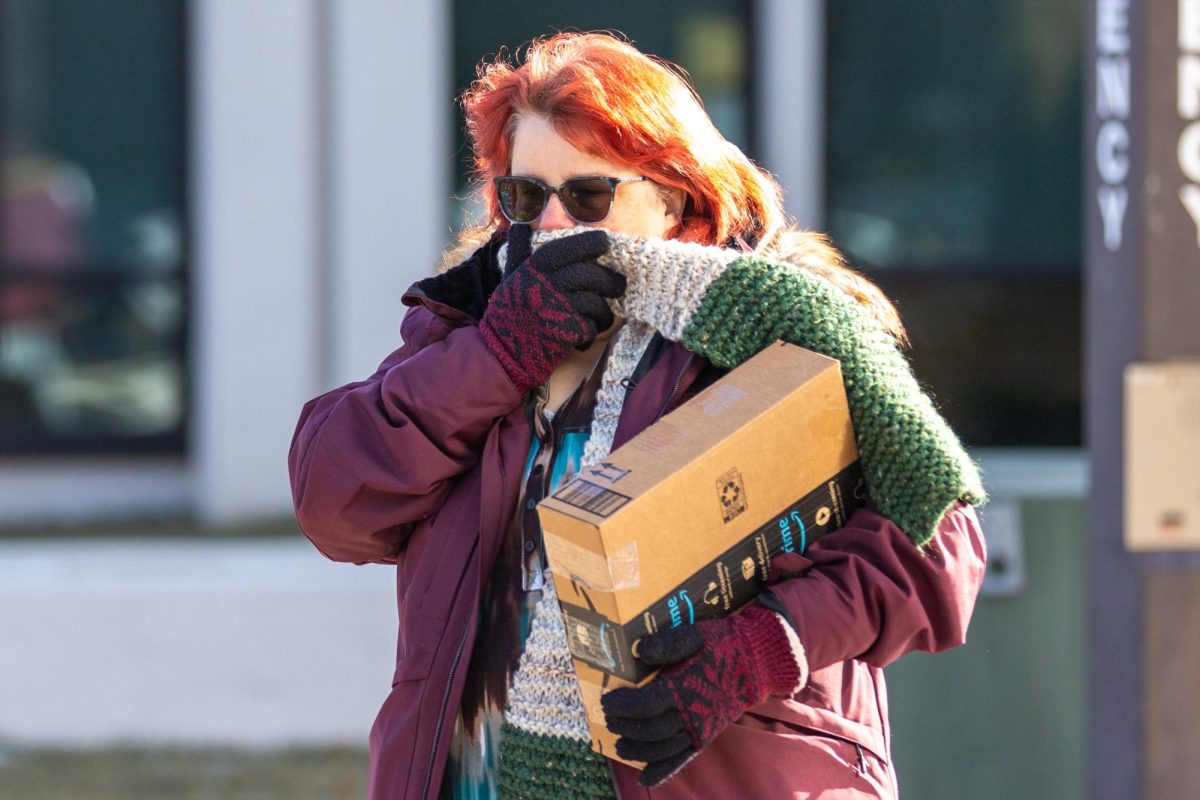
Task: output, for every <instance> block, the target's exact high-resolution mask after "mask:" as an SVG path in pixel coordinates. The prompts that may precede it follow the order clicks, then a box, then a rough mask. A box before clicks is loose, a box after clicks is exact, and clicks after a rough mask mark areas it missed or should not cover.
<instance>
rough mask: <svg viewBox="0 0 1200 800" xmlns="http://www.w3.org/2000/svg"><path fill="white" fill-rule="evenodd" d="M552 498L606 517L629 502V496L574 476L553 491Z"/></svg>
mask: <svg viewBox="0 0 1200 800" xmlns="http://www.w3.org/2000/svg"><path fill="white" fill-rule="evenodd" d="M554 499H555V500H560V501H562V502H564V503H566V504H567V505H570V506H575V507H576V508H581V509H583V510H584V511H586V512H588V513H589V514H595V515H596V516H598V517H608V516H611V515H612V514H613V513H615V512H616V511H617V510H618V509H619V508H621V507H622V506H624V505H625V504H626V503H628V502H629V500H630V498H628V497H626V496H625V495H623V494H620V493H619V492H614V491H613V490H612V489H606V488H604V487H603V486H601V485H599V484H596V483H592V482H591V481H585V480H583V479H582V478H576V479H575V480H573V481H571V482H570V483H568V484H567V485H566V486H564V487H563V488H561V489H559V490H558V491H557V492H555V493H554Z"/></svg>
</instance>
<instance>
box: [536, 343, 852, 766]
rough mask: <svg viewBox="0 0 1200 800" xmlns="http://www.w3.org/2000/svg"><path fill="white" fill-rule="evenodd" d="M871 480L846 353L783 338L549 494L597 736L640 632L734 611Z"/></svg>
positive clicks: (603, 746)
mask: <svg viewBox="0 0 1200 800" xmlns="http://www.w3.org/2000/svg"><path fill="white" fill-rule="evenodd" d="M864 496H865V493H864V491H863V485H862V477H861V473H860V471H859V469H858V451H857V449H856V447H855V441H854V431H853V429H852V427H851V424H850V414H849V409H848V407H847V404H846V396H845V391H844V388H843V385H842V377H841V369H840V367H839V365H838V362H837V361H835V360H834V359H831V358H827V357H825V356H821V355H818V354H816V353H813V352H810V351H808V350H804V349H803V348H800V347H796V346H794V345H789V344H785V343H783V342H777V343H776V344H774V345H772V346H770V347H768V348H767V349H765V350H764V351H762V352H761V353H759V354H758V355H756V356H754V357H753V358H751V359H749V360H748V361H746V363H744V364H742V365H741V366H739V367H738V368H737V369H735V370H733V371H732V372H730V373H729V374H728V375H725V376H724V377H722V378H721V379H720V380H719V381H717V382H716V383H714V384H713V385H712V386H710V387H708V388H707V389H705V390H704V391H703V392H701V393H700V394H699V395H697V396H696V397H695V398H693V399H692V400H690V401H689V402H687V403H685V404H684V405H683V406H681V407H680V408H679V409H677V410H676V411H674V412H673V413H671V414H669V415H668V416H666V417H664V418H663V419H661V420H659V421H658V422H656V423H655V424H654V425H652V426H650V427H649V428H647V429H646V430H645V431H643V432H642V433H641V434H639V435H638V436H636V437H635V438H633V439H632V440H630V441H629V442H628V443H627V444H626V445H624V446H623V447H621V448H619V449H617V450H615V451H614V452H613V453H612V454H610V456H609V458H608V460H607V461H606V462H605V463H603V464H600V465H598V466H596V467H594V468H589V469H585V470H583V471H582V472H581V473H580V474H578V475H576V476H575V478H573V479H572V480H571V481H570V482H569V483H567V484H566V485H565V486H563V487H562V488H561V489H559V491H557V492H555V494H554V495H553V496H551V497H549V498H546V499H545V500H544V501H542V503H541V504H540V506H539V510H538V511H539V516H540V519H541V524H542V531H543V536H544V537H545V542H546V552H547V555H548V557H549V560H550V566H551V569H552V572H553V574H554V580H555V587H556V589H557V591H558V596H559V601H560V603H561V605H562V608H563V616H564V621H565V623H566V628H567V638H568V644H569V646H570V648H571V654H572V657H573V658H574V660H575V664H576V673H577V676H578V678H579V681H580V687H581V690H582V693H583V696H584V704H585V707H587V708H588V711H589V723H590V724H591V728H592V734H593V747H594V748H595V749H597V750H598V751H599V752H602V753H604V754H605V755H608V756H610V757H615V752H614V751H613V749H612V742H613V741H614V737H612V735H611V734H609V733H608V731H607V730H606V729H605V728H604V727H603V715H602V714H599V694H600V692H601V691H602V690H607V689H608V688H612V687H613V686H616V685H631V684H639V683H643V682H644V681H645V680H646V679H647V677H648V675H649V672H648V670H647V669H646V667H645V666H644V665H643V664H641V662H639V661H638V660H637V659H636V652H635V651H636V645H637V640H638V639H639V638H640V637H641V636H642V635H644V634H645V633H647V632H652V631H655V630H658V629H661V628H664V627H670V626H677V625H681V624H689V623H692V622H695V621H698V620H701V619H707V618H715V617H722V616H725V615H727V614H730V613H732V612H733V611H736V610H737V609H738V608H740V607H741V606H742V605H744V604H745V603H746V602H748V601H750V600H751V599H752V598H753V597H754V596H755V595H757V594H758V593H759V592H761V591H762V588H763V585H764V583H765V580H766V577H767V573H768V571H769V569H770V561H771V559H772V558H774V557H775V556H778V555H781V554H783V553H788V552H794V553H801V552H803V550H804V548H805V547H806V546H807V544H808V543H810V542H812V541H813V540H815V539H816V538H818V537H820V536H822V535H824V534H825V533H827V532H829V531H831V530H836V529H837V528H839V527H841V526H842V525H843V524H844V522H845V519H846V516H847V515H848V514H849V513H850V512H851V511H852V510H853V509H854V508H856V507H858V506H859V505H861V503H862V502H863V498H864ZM593 706H594V707H593Z"/></svg>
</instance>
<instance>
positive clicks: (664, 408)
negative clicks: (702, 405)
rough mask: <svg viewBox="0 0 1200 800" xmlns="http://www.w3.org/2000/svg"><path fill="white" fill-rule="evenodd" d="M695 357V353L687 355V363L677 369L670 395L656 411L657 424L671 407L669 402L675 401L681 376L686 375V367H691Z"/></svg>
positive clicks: (681, 380)
mask: <svg viewBox="0 0 1200 800" xmlns="http://www.w3.org/2000/svg"><path fill="white" fill-rule="evenodd" d="M695 357H696V354H695V353H688V357H687V361H684V362H683V366H682V367H681V368H680V369H679V374H678V375H677V376H675V386H674V388H672V389H671V393H670V394H669V395H667V399H666V402H664V403H663V405H662V408H660V409H659V410H658V416H656V417H655V418H654V421H655V422H658V421H659V420H660V419H662V418H663V416H664V415H666V413H667V409H668V408H670V407H671V401H672V400H674V399H675V395H676V394H677V393H678V392H679V385H680V384H681V383H683V376H684V375H685V374H686V373H687V371H688V367H690V366H691V365H692V359H693V358H695Z"/></svg>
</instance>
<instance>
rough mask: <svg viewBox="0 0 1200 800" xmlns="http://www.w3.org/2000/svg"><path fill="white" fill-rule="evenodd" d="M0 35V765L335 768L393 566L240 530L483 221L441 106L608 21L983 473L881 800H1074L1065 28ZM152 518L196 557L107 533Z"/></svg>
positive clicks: (1075, 411) (30, 14)
mask: <svg viewBox="0 0 1200 800" xmlns="http://www.w3.org/2000/svg"><path fill="white" fill-rule="evenodd" d="M0 14H2V15H3V19H2V21H0V92H2V93H3V94H2V96H3V105H2V110H0V136H2V137H3V138H2V140H0V157H2V158H3V163H4V172H3V185H2V187H0V526H2V527H0V637H2V638H0V653H2V654H3V655H0V736H3V737H9V738H12V739H14V740H28V741H38V742H45V743H56V742H63V743H74V742H102V741H108V740H114V739H121V740H133V741H148V742H158V741H185V742H186V741H230V742H244V743H284V742H287V741H290V740H293V739H305V740H311V741H319V740H329V741H358V742H362V741H364V740H365V736H366V731H367V729H368V727H369V725H370V719H371V717H372V715H373V713H374V710H375V708H376V707H377V706H378V703H379V702H381V701H382V699H383V697H384V696H385V694H386V687H387V683H386V681H387V679H388V676H389V675H390V669H391V665H390V659H391V655H392V649H393V647H394V636H395V632H394V610H393V609H392V606H391V603H392V599H391V580H392V575H391V571H390V570H388V569H385V568H380V567H367V568H355V567H352V566H347V565H334V564H330V563H327V562H324V561H323V560H321V559H320V557H319V555H318V554H317V553H316V552H315V550H313V549H312V548H311V547H309V546H308V545H307V543H305V542H304V541H303V539H302V537H301V536H300V535H299V533H298V532H296V531H295V530H294V529H288V531H287V533H288V534H290V535H284V536H282V537H279V536H276V537H262V536H259V535H255V532H256V531H257V532H261V531H260V529H259V528H255V527H254V526H261V525H263V524H276V522H277V521H278V520H281V519H285V518H286V517H287V515H288V514H289V512H290V497H289V493H288V486H287V474H286V464H285V457H286V453H287V448H288V444H289V441H290V436H291V432H292V428H293V426H294V424H295V420H296V417H297V414H298V412H299V409H300V407H301V405H302V404H303V403H304V402H305V401H306V400H308V399H309V398H310V397H313V396H315V395H317V394H318V393H320V392H322V391H324V390H326V389H328V388H331V387H333V386H336V385H339V384H341V383H344V382H347V381H350V380H354V379H357V378H361V377H364V376H366V375H367V374H369V373H370V372H371V371H372V370H373V369H374V367H375V365H376V364H377V363H378V362H379V361H380V360H382V358H383V357H384V356H385V355H387V353H388V352H390V351H391V350H392V349H394V348H395V347H397V346H399V344H400V341H399V334H398V329H399V320H400V317H401V316H402V311H403V309H402V308H401V306H400V304H399V297H400V295H401V293H402V292H403V290H404V289H405V288H406V287H407V286H408V285H409V284H410V283H411V282H412V281H414V280H416V279H417V278H420V277H422V276H424V275H427V274H429V273H430V272H431V271H432V269H433V266H434V264H435V263H436V262H437V260H438V255H439V252H440V250H441V248H442V247H443V246H445V245H446V244H447V243H448V242H449V241H451V240H452V237H453V231H454V230H455V229H456V228H457V227H459V226H460V225H461V224H462V223H463V222H464V221H465V220H467V219H469V218H470V217H471V215H472V214H473V213H475V212H476V208H475V206H474V204H473V203H472V201H471V199H470V185H469V180H468V176H469V164H468V163H467V158H468V155H469V154H468V152H467V150H466V145H465V141H464V138H463V135H462V130H461V118H460V116H459V114H458V112H457V109H456V106H455V104H454V96H455V94H456V93H457V92H458V91H460V90H461V89H463V88H464V87H465V86H466V85H467V84H468V83H469V81H470V80H471V78H472V76H473V69H474V65H475V64H476V63H477V62H478V61H479V59H480V58H481V57H484V56H486V55H488V54H493V53H496V52H497V51H499V50H501V48H505V47H507V48H509V49H512V48H514V47H516V46H517V45H520V44H521V43H523V42H526V41H528V40H529V39H530V38H531V37H533V36H536V35H541V34H546V33H548V32H551V31H552V30H556V29H600V28H603V29H614V30H619V31H622V32H624V33H625V34H627V35H628V36H629V37H630V38H631V39H632V40H633V41H634V42H635V44H637V45H638V46H639V47H641V48H642V49H643V50H645V51H648V52H652V53H656V54H658V55H661V56H663V57H665V58H667V59H670V60H673V61H676V62H678V63H680V64H681V65H683V66H684V67H685V68H687V69H688V70H689V72H690V74H691V76H692V78H693V79H694V81H695V84H696V87H697V89H698V91H699V93H700V95H701V96H702V98H703V99H704V101H705V104H706V107H707V108H708V110H709V112H710V114H711V115H712V116H713V118H714V120H715V121H716V122H717V124H718V126H719V127H720V128H721V129H722V130H723V132H724V133H725V134H726V136H727V137H728V138H730V139H731V140H733V141H734V142H736V143H737V144H738V145H740V146H741V147H742V148H743V149H745V150H746V152H747V153H749V154H750V155H751V156H752V157H753V158H755V159H756V160H757V161H758V162H759V163H761V164H763V165H764V166H765V167H767V168H768V169H770V170H772V171H773V172H775V173H776V174H777V175H778V176H779V178H780V180H781V183H782V184H783V186H784V188H785V191H786V193H787V201H788V206H789V209H790V210H791V212H792V213H793V214H794V215H795V216H796V217H797V218H798V219H799V220H800V221H801V222H803V223H804V224H806V225H809V226H812V227H816V228H820V229H825V230H828V231H829V232H830V233H831V234H832V235H833V237H834V240H835V242H836V243H837V244H838V245H839V246H840V247H842V248H843V249H844V250H845V251H846V253H847V254H848V255H849V257H850V259H851V261H852V262H853V263H855V264H856V265H857V266H859V267H860V268H861V269H862V270H863V271H864V272H866V274H868V275H869V276H870V277H871V278H872V279H874V280H876V281H877V282H878V283H879V284H880V285H881V286H882V287H883V288H884V289H885V290H886V291H887V292H888V293H889V295H890V296H891V297H892V298H893V299H894V300H895V301H896V303H897V305H898V307H899V309H900V312H901V314H902V315H903V317H904V320H905V322H906V324H907V325H908V327H909V330H910V334H911V337H912V340H913V348H912V359H913V363H914V366H915V369H916V371H917V374H918V377H919V378H920V379H921V380H922V382H923V383H925V384H926V385H927V386H928V388H929V389H930V391H931V392H932V393H933V395H934V397H935V398H936V399H937V402H938V404H939V406H940V407H941V409H942V410H943V412H944V413H945V414H946V416H947V417H948V418H949V419H950V420H951V421H952V423H953V424H954V426H955V428H956V429H957V430H958V431H959V432H960V434H961V435H962V436H963V437H964V439H965V440H966V441H967V443H968V445H969V446H970V447H971V449H972V452H973V453H974V454H975V455H976V456H977V457H978V458H979V460H980V462H981V463H982V465H983V467H984V469H985V473H986V481H987V485H988V488H989V490H990V491H991V493H992V494H993V496H994V497H995V502H994V503H993V504H992V505H991V506H989V508H988V509H987V512H986V518H985V528H986V530H987V533H988V535H989V539H990V541H991V548H992V559H991V569H992V574H991V575H990V576H989V583H988V587H987V590H986V594H985V597H984V598H983V599H982V600H981V602H980V605H979V608H978V612H977V617H976V621H975V623H974V626H973V629H972V642H971V644H969V645H968V646H967V647H966V648H964V649H962V650H961V651H958V652H956V653H952V654H949V655H946V656H939V657H937V658H932V659H925V658H921V657H911V658H908V659H905V660H904V661H902V662H901V663H899V664H897V665H896V666H895V667H893V668H892V670H891V673H890V677H891V681H892V691H893V694H894V699H893V715H894V728H895V729H894V731H893V735H894V742H895V750H896V759H897V761H898V768H899V771H900V776H901V780H902V783H903V785H904V786H905V789H906V794H908V795H911V796H914V797H960V796H971V797H1009V796H1023V797H1081V796H1082V795H1083V780H1084V739H1085V736H1084V731H1085V727H1086V717H1085V696H1086V687H1085V680H1084V659H1085V653H1086V642H1085V638H1084V631H1085V624H1084V619H1085V615H1084V594H1083V588H1082V587H1083V582H1084V557H1083V553H1084V523H1083V511H1084V498H1085V494H1086V490H1087V462H1086V455H1085V453H1084V451H1083V450H1082V449H1081V366H1080V365H1081V357H1080V353H1081V312H1080V307H1081V296H1080V291H1081V290H1080V286H1081V261H1082V255H1081V248H1082V244H1081V240H1082V230H1081V213H1082V209H1083V207H1084V206H1083V200H1082V196H1081V191H1082V190H1081V187H1082V175H1083V164H1082V156H1081V142H1082V141H1083V134H1082V125H1083V122H1082V119H1083V117H1082V113H1083V112H1082V101H1081V85H1082V82H1083V79H1084V65H1083V61H1082V54H1081V49H1082V42H1083V36H1082V33H1081V32H1082V30H1083V21H1082V19H1081V8H1080V6H1079V4H1077V3H1072V2H1070V1H1069V0H1041V2H1033V0H975V2H971V3H961V2H954V1H953V0H928V2H924V3H920V4H880V3H877V2H870V0H839V2H830V3H821V2H815V0H804V1H803V2H793V1H792V0H703V1H698V2H690V3H687V4H675V3H647V2H644V0H640V1H637V2H635V1H634V0H628V1H627V0H611V2H607V3H603V4H597V3H594V2H584V0H559V2H556V3H554V4H546V3H541V2H532V0H521V1H520V2H512V3H503V4H498V3H483V2H478V0H453V2H449V1H448V2H445V3H438V2H428V3H424V2H393V1H392V0H254V2H240V1H239V0H190V1H189V2H183V1H182V0H103V1H102V2H93V1H91V0H0ZM163 518H168V519H176V520H182V521H183V523H184V524H185V525H192V526H194V527H191V528H188V531H189V535H188V536H186V537H183V538H180V537H178V536H175V537H161V536H155V535H135V534H137V533H138V531H140V530H142V528H139V527H138V524H140V522H139V521H145V520H153V519H163ZM101 523H103V526H104V527H103V528H101V529H100V530H102V531H103V534H104V535H102V536H97V535H96V534H95V531H96V530H97V529H96V527H95V526H96V525H98V524H101ZM45 526H67V527H66V528H65V531H64V530H59V531H54V532H46V534H45V535H41V534H38V533H36V531H39V530H42V529H43V528H44V527H45ZM248 526H249V527H248ZM283 527H286V526H283ZM30 530H34V531H35V533H33V534H30V533H29V531H30ZM6 531H7V532H8V533H7V534H6ZM231 531H232V532H233V534H234V535H232V536H230V535H228V534H229V533H230V532H231ZM239 531H243V532H245V531H248V533H245V535H242V534H239V533H238V532H239ZM17 532H21V534H20V536H19V537H18V536H17V535H16V533H17ZM6 538H7V539H8V541H7V542H6V541H4V540H5V539H6ZM79 675H86V676H88V677H87V678H86V679H84V680H80V679H78V677H77V676H79ZM346 687H352V688H346ZM306 705H307V706H308V711H309V713H308V714H307V716H306V718H305V719H304V720H303V721H298V718H297V716H296V715H295V714H292V713H284V712H283V711H282V710H283V709H287V708H296V707H304V706H306Z"/></svg>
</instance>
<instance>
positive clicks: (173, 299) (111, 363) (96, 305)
mask: <svg viewBox="0 0 1200 800" xmlns="http://www.w3.org/2000/svg"><path fill="white" fill-rule="evenodd" d="M182 24H183V3H182V2H181V0H106V2H104V3H94V2H89V1H88V0H0V97H2V98H3V109H2V111H0V120H2V122H3V128H2V130H0V133H2V139H0V161H2V168H3V171H2V176H0V412H2V413H0V453H5V452H7V453H43V452H59V453H71V452H109V451H128V450H133V451H138V450H178V449H180V448H181V447H182V443H183V430H184V427H185V422H186V419H185V413H186V402H185V391H184V386H185V377H186V370H185V361H184V344H185V341H184V334H185V330H186V313H185V309H186V291H185V289H186V284H185V269H184V266H185V248H184V244H183V242H184V235H183V227H182V224H181V218H182V209H183V177H184V175H183V173H184V166H183V165H184V153H183V130H184V123H183V113H182V110H183V103H184V97H183V59H184V54H183V35H182Z"/></svg>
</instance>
